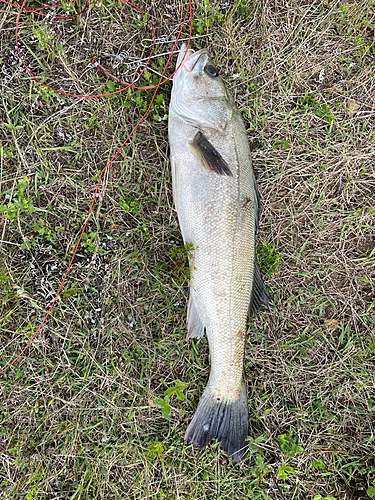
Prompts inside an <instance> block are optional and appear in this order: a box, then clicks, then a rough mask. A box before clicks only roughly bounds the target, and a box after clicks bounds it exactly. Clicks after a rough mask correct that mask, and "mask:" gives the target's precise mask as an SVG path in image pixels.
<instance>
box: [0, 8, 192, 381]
mask: <svg viewBox="0 0 375 500" xmlns="http://www.w3.org/2000/svg"><path fill="white" fill-rule="evenodd" d="M0 1H1V2H3V3H6V4H8V5H12V6H13V7H17V8H19V12H18V16H17V21H16V47H17V52H18V56H19V58H20V59H21V61H22V64H23V66H24V67H25V69H26V71H27V72H28V73H29V75H30V76H31V77H32V78H33V79H34V80H35V81H37V82H38V83H40V84H41V85H43V86H44V87H47V88H48V89H51V87H49V86H48V85H46V84H44V83H43V82H41V81H40V80H38V79H37V78H36V77H35V76H34V75H33V74H32V73H31V71H30V70H29V68H28V67H27V66H26V64H25V62H24V60H23V59H22V56H21V54H20V50H19V46H18V26H19V21H20V17H21V14H22V11H23V10H24V9H25V10H28V11H30V12H34V13H37V14H40V15H43V16H46V15H47V14H42V13H39V12H36V10H40V9H50V8H53V7H58V6H61V5H62V3H60V4H56V5H53V6H48V7H25V3H26V1H27V0H23V2H22V4H18V5H15V4H12V3H9V2H6V1H5V0H0ZM71 1H72V2H75V1H77V0H71ZM121 1H122V2H124V3H126V4H128V5H129V6H130V7H132V8H134V9H136V10H138V11H139V12H141V13H142V14H145V12H144V11H142V10H141V9H140V8H139V7H137V6H136V5H133V4H132V3H130V2H128V1H126V0H121ZM85 2H86V3H85V7H84V9H83V10H82V11H81V12H79V13H78V14H75V15H74V16H52V18H57V19H61V18H67V17H75V16H78V15H80V14H82V13H83V12H84V11H85V10H86V8H87V6H88V0H85ZM188 15H189V20H190V28H189V38H188V43H187V48H186V52H185V55H184V58H185V56H186V54H187V50H188V48H189V44H190V39H191V30H192V11H191V0H188V6H187V9H186V13H185V16H184V19H183V21H182V24H181V28H180V30H179V32H178V34H177V37H176V40H175V42H174V45H173V48H172V51H171V53H170V55H169V57H168V60H167V62H166V64H165V66H164V69H163V71H162V74H161V77H160V79H159V82H158V83H157V84H156V85H154V86H150V87H137V86H136V85H134V84H133V83H125V82H121V83H124V84H125V87H124V88H122V89H120V90H117V91H115V92H111V93H109V94H96V95H87V96H86V95H75V94H69V93H67V92H62V91H59V90H56V89H51V90H54V91H55V92H57V93H59V94H63V95H66V96H69V97H85V98H92V97H104V96H107V95H113V94H117V93H119V92H122V91H123V90H126V89H127V88H129V87H131V88H134V89H150V88H155V90H154V93H153V95H152V98H151V100H150V103H149V105H148V108H147V110H146V111H145V113H144V114H143V115H142V117H141V118H140V119H139V120H138V122H137V123H136V125H135V126H134V128H133V129H132V131H131V132H130V134H129V135H128V136H127V138H126V139H125V141H124V142H123V143H122V145H121V146H120V148H119V149H118V150H117V151H116V153H115V154H114V155H113V156H112V158H111V159H110V160H109V161H108V163H107V164H106V165H105V167H104V168H103V169H102V171H101V172H100V174H99V178H98V182H97V184H96V189H95V192H94V195H93V198H92V200H91V205H90V208H89V211H88V214H87V217H86V220H85V223H84V224H83V228H82V231H81V233H80V235H79V238H78V241H77V244H76V246H75V248H74V251H73V255H72V257H71V259H70V262H69V265H68V267H67V270H66V272H65V274H64V277H63V279H62V281H61V284H60V287H59V289H58V291H57V293H56V295H55V297H54V299H53V301H52V303H51V305H50V307H49V309H48V311H47V313H46V315H45V316H44V318H43V321H42V322H41V324H40V325H39V327H38V329H37V330H36V332H35V333H34V334H33V336H32V337H31V338H30V340H29V341H28V343H27V344H26V345H25V347H24V348H23V349H22V351H21V352H20V353H19V354H18V356H17V357H16V358H14V359H13V361H12V362H11V363H9V365H7V366H6V367H5V368H3V369H2V370H0V374H1V373H4V372H5V371H6V370H7V369H8V368H10V367H11V366H12V365H13V364H14V363H15V362H16V361H17V360H18V359H19V358H20V357H21V356H22V354H23V353H24V352H25V351H26V349H27V348H28V347H29V346H30V344H31V343H32V341H33V340H34V339H35V337H36V336H37V334H38V333H39V331H40V329H41V328H42V326H43V325H44V323H45V322H46V320H47V318H48V316H49V314H50V312H51V310H52V308H53V306H54V304H55V302H56V300H57V298H58V296H59V295H60V292H61V290H62V287H63V285H64V283H65V280H66V278H67V276H68V274H69V271H70V268H71V267H72V264H73V261H74V258H75V255H76V253H77V250H78V247H79V244H80V242H81V239H82V236H83V233H84V232H85V229H86V226H87V223H88V221H89V219H90V215H91V212H92V208H93V206H94V203H95V199H96V195H97V192H98V190H99V186H100V182H101V180H102V176H103V174H104V172H105V171H106V170H107V168H108V167H109V165H110V164H111V163H112V162H113V160H114V159H115V158H116V156H117V155H118V154H119V153H120V151H121V150H122V149H123V147H124V146H125V144H126V143H127V142H128V140H129V139H130V137H131V136H132V135H133V133H134V132H135V131H136V130H137V128H138V127H139V125H140V124H141V123H142V121H143V120H144V119H145V117H146V115H147V114H148V112H149V110H150V108H151V106H152V103H153V101H154V99H155V96H156V94H157V92H158V90H159V87H160V86H161V85H163V84H164V83H165V82H167V81H168V80H169V79H170V78H171V77H172V76H173V75H174V74H175V73H176V71H177V70H178V68H179V67H180V66H181V64H182V62H183V60H182V61H181V64H180V65H179V66H178V68H176V70H175V71H174V72H173V73H172V74H171V75H170V76H169V77H168V78H165V79H164V74H165V71H166V69H167V66H168V64H169V61H170V60H171V57H172V55H173V53H174V51H175V48H176V45H177V42H178V40H179V38H180V35H181V32H182V29H183V27H184V25H185V23H186V19H187V17H188ZM147 21H148V23H149V24H150V26H151V30H152V35H153V42H152V47H151V52H150V55H149V57H148V59H147V61H146V64H145V66H144V68H143V69H142V71H141V73H140V75H139V76H141V75H142V74H143V73H144V71H145V70H146V68H147V65H148V63H149V61H150V58H151V55H152V52H153V48H154V46H155V33H154V27H153V25H152V23H151V21H150V20H149V19H147ZM184 58H183V59H184ZM93 60H94V59H93ZM94 63H96V61H95V60H94ZM96 65H97V67H98V68H100V69H101V70H102V71H103V72H105V73H106V74H107V75H108V76H110V77H111V78H114V77H113V76H112V75H110V73H108V72H107V71H106V70H105V69H104V68H102V67H101V66H100V65H99V64H98V63H96Z"/></svg>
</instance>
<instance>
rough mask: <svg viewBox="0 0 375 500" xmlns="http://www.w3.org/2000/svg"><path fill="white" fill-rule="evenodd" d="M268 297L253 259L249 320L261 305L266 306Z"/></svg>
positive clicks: (256, 263) (257, 265)
mask: <svg viewBox="0 0 375 500" xmlns="http://www.w3.org/2000/svg"><path fill="white" fill-rule="evenodd" d="M268 297H269V295H268V291H267V288H266V285H265V284H264V282H263V279H262V276H261V274H260V269H259V264H258V261H257V259H255V270H254V286H253V292H252V294H251V300H250V305H249V311H248V318H249V319H250V318H251V316H252V315H253V314H254V313H255V312H256V311H257V310H258V309H260V307H261V305H262V303H263V304H264V305H266V306H268Z"/></svg>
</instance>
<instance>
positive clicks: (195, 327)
mask: <svg viewBox="0 0 375 500" xmlns="http://www.w3.org/2000/svg"><path fill="white" fill-rule="evenodd" d="M186 325H187V329H188V333H187V335H186V340H188V339H192V338H195V339H200V338H202V337H203V334H204V325H203V323H202V321H201V318H200V315H199V311H198V309H197V307H196V305H195V303H194V300H193V297H192V295H191V292H190V297H189V305H188V310H187V320H186Z"/></svg>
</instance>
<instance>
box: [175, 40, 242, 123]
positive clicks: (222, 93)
mask: <svg viewBox="0 0 375 500" xmlns="http://www.w3.org/2000/svg"><path fill="white" fill-rule="evenodd" d="M185 54H186V55H185ZM184 56H185V57H184ZM176 68H177V72H176V74H175V75H174V77H173V89H172V98H171V108H172V109H173V111H174V112H175V113H177V114H178V115H179V116H180V117H181V118H182V119H184V120H186V121H188V122H190V123H193V124H195V125H196V126H199V127H208V128H214V129H217V130H221V131H222V130H224V129H225V128H226V125H227V123H228V121H229V120H230V118H231V116H232V113H233V100H232V97H231V96H230V94H229V92H228V91H227V89H226V88H225V85H224V82H223V80H222V78H221V76H220V75H219V72H218V69H217V67H216V65H215V63H214V62H213V60H212V59H211V57H210V55H209V53H208V51H207V49H206V48H203V49H200V50H198V51H196V52H194V51H193V50H191V49H188V50H186V44H183V45H182V47H181V49H180V53H179V56H178V60H177V65H176Z"/></svg>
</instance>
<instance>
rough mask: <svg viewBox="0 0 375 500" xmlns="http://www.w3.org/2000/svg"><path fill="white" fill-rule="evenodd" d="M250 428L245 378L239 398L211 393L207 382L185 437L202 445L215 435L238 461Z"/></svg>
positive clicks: (245, 444)
mask: <svg viewBox="0 0 375 500" xmlns="http://www.w3.org/2000/svg"><path fill="white" fill-rule="evenodd" d="M248 430H249V417H248V405H247V391H246V385H245V383H244V381H242V386H241V392H240V396H239V398H238V399H237V400H236V401H228V400H225V399H224V398H220V400H219V399H218V398H216V397H215V396H214V395H213V394H212V388H211V387H210V386H209V385H208V386H207V387H206V389H205V391H204V393H203V395H202V397H201V399H200V401H199V404H198V407H197V410H196V412H195V414H194V417H193V420H192V421H191V422H190V424H189V427H188V428H187V430H186V432H185V441H190V443H192V444H194V445H195V446H198V447H199V448H200V449H203V448H204V447H205V446H206V445H207V444H208V443H209V442H210V441H211V439H212V438H214V437H216V438H217V439H218V441H220V444H221V446H222V447H223V448H224V451H225V452H226V454H227V455H228V457H230V458H231V459H232V460H234V461H235V462H239V461H240V460H241V459H242V457H243V455H244V454H245V453H246V451H247V443H246V442H245V439H246V437H247V435H248Z"/></svg>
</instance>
